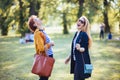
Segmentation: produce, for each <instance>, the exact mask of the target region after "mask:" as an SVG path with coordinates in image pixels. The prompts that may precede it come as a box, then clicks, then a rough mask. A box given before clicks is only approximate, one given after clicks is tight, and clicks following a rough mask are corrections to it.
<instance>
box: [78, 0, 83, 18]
mask: <svg viewBox="0 0 120 80" xmlns="http://www.w3.org/2000/svg"><path fill="white" fill-rule="evenodd" d="M83 4H84V0H79V10H78V18H80V17H81V16H82V14H83V9H84V6H83Z"/></svg>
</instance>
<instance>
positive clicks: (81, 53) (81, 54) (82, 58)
mask: <svg viewBox="0 0 120 80" xmlns="http://www.w3.org/2000/svg"><path fill="white" fill-rule="evenodd" d="M81 55H82V60H83V63H84V64H85V60H84V56H83V53H81Z"/></svg>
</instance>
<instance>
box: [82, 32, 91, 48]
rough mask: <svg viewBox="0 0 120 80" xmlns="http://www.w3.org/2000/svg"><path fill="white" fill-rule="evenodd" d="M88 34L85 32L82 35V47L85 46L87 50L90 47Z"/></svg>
mask: <svg viewBox="0 0 120 80" xmlns="http://www.w3.org/2000/svg"><path fill="white" fill-rule="evenodd" d="M88 40H89V39H88V35H87V33H85V32H84V34H83V35H82V42H81V47H84V48H85V50H87V49H88Z"/></svg>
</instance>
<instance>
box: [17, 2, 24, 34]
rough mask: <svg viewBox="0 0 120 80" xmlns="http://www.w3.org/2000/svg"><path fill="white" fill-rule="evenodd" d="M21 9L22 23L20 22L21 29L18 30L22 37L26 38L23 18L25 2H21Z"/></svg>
mask: <svg viewBox="0 0 120 80" xmlns="http://www.w3.org/2000/svg"><path fill="white" fill-rule="evenodd" d="M19 7H20V17H19V19H20V21H19V28H18V31H19V32H20V33H21V36H24V35H25V32H24V26H23V24H24V17H23V2H22V0H19Z"/></svg>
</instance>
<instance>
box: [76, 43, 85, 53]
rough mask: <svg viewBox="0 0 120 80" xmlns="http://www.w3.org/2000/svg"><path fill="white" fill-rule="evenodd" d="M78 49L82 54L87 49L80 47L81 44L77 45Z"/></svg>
mask: <svg viewBox="0 0 120 80" xmlns="http://www.w3.org/2000/svg"><path fill="white" fill-rule="evenodd" d="M76 49H77V50H78V51H80V52H84V51H85V48H83V47H80V44H76Z"/></svg>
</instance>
